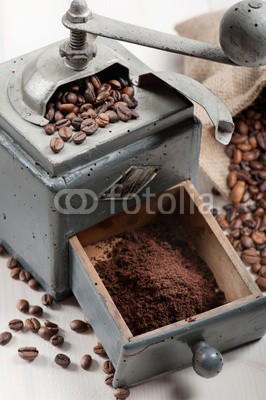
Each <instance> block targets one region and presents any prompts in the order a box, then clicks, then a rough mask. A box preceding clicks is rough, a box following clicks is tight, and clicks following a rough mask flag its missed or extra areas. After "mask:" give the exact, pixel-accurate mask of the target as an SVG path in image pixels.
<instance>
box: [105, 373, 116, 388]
mask: <svg viewBox="0 0 266 400" xmlns="http://www.w3.org/2000/svg"><path fill="white" fill-rule="evenodd" d="M113 380H114V374H110V375H108V376H107V377H106V378H105V380H104V383H105V384H106V385H108V386H113Z"/></svg>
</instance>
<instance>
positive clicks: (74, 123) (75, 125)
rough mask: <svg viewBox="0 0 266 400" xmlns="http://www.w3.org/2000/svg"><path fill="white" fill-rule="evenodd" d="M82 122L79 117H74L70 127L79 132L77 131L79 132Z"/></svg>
mask: <svg viewBox="0 0 266 400" xmlns="http://www.w3.org/2000/svg"><path fill="white" fill-rule="evenodd" d="M82 121H83V119H82V118H80V117H75V118H74V119H73V120H72V126H73V128H74V129H75V130H76V131H79V130H80V126H81V124H82Z"/></svg>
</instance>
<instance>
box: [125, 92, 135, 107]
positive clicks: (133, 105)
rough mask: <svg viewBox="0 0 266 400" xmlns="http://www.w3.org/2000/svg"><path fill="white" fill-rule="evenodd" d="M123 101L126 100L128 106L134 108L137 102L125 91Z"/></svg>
mask: <svg viewBox="0 0 266 400" xmlns="http://www.w3.org/2000/svg"><path fill="white" fill-rule="evenodd" d="M122 101H124V102H125V103H126V104H127V106H128V108H134V107H135V103H134V102H133V101H132V100H131V99H130V97H129V96H128V95H127V94H125V93H123V94H122Z"/></svg>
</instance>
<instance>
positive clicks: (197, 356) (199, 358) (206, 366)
mask: <svg viewBox="0 0 266 400" xmlns="http://www.w3.org/2000/svg"><path fill="white" fill-rule="evenodd" d="M192 352H193V359H192V365H193V368H194V371H195V372H196V373H197V374H198V375H200V376H202V377H203V378H207V379H209V378H213V377H214V376H216V375H218V374H219V372H221V370H222V368H223V357H222V355H221V353H220V352H219V351H218V350H217V349H215V348H214V347H210V346H208V345H207V344H206V343H205V342H204V340H201V341H199V342H197V343H196V344H194V345H193V346H192Z"/></svg>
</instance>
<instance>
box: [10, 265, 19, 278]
mask: <svg viewBox="0 0 266 400" xmlns="http://www.w3.org/2000/svg"><path fill="white" fill-rule="evenodd" d="M20 272H21V268H20V267H16V268H13V269H12V270H11V272H10V275H11V278H12V279H19V274H20Z"/></svg>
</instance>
